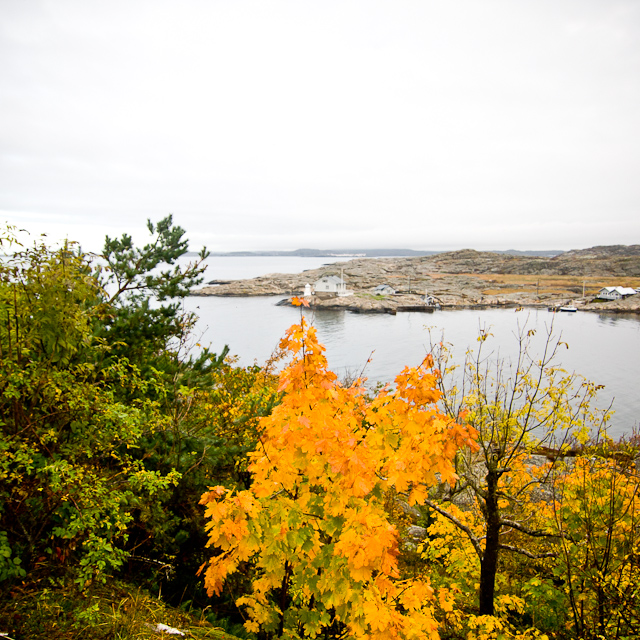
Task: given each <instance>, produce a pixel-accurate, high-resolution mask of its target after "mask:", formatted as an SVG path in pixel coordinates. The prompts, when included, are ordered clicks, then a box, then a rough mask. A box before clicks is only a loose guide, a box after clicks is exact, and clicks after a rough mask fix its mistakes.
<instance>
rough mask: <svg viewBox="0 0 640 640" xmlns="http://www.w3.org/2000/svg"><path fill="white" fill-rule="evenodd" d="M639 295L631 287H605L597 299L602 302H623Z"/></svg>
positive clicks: (599, 292)
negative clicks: (624, 299)
mask: <svg viewBox="0 0 640 640" xmlns="http://www.w3.org/2000/svg"><path fill="white" fill-rule="evenodd" d="M636 293H638V292H637V291H636V290H635V289H633V288H631V287H603V288H602V289H600V291H598V293H597V295H596V298H599V299H600V300H622V299H623V298H627V297H629V296H634V295H635V294H636Z"/></svg>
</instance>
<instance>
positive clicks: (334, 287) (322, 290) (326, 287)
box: [313, 276, 353, 298]
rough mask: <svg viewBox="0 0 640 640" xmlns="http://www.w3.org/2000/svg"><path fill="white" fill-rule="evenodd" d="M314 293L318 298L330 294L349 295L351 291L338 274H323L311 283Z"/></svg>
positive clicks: (329, 295) (326, 296)
mask: <svg viewBox="0 0 640 640" xmlns="http://www.w3.org/2000/svg"><path fill="white" fill-rule="evenodd" d="M313 289H314V292H315V294H316V295H317V296H318V297H320V298H328V297H331V296H350V295H352V294H353V291H349V290H348V289H347V283H346V282H345V281H344V280H343V279H342V278H339V277H338V276H323V277H322V278H320V280H317V281H316V283H315V284H314V285H313Z"/></svg>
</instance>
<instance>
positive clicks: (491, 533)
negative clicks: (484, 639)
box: [479, 470, 500, 616]
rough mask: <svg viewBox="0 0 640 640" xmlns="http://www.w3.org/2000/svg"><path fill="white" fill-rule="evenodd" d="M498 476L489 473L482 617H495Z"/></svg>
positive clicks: (483, 564) (481, 593)
mask: <svg viewBox="0 0 640 640" xmlns="http://www.w3.org/2000/svg"><path fill="white" fill-rule="evenodd" d="M497 493H498V474H497V473H496V472H495V471H493V470H489V472H488V473H487V497H486V503H485V504H486V523H487V537H486V543H485V550H484V554H483V556H482V562H481V563H480V593H479V609H480V615H488V616H492V615H493V598H494V592H495V586H496V572H497V570H498V552H499V550H500V547H499V544H500V513H499V511H498V496H497Z"/></svg>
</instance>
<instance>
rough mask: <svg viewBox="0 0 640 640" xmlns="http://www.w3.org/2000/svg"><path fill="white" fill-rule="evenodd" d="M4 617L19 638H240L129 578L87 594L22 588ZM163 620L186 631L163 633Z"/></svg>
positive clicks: (6, 599)
mask: <svg viewBox="0 0 640 640" xmlns="http://www.w3.org/2000/svg"><path fill="white" fill-rule="evenodd" d="M0 621H1V622H0V632H3V633H7V634H8V637H10V638H15V639H16V640H17V638H33V639H37V638H46V639H47V640H84V639H85V638H86V639H89V638H91V639H92V640H94V639H104V640H107V639H109V640H143V639H150V638H154V639H156V640H158V638H179V637H185V638H196V639H202V640H204V639H215V640H235V636H231V635H229V634H227V633H225V632H224V630H223V629H221V628H219V627H216V626H214V625H213V624H211V623H210V622H209V621H208V620H207V616H206V613H205V612H197V613H194V612H189V611H184V610H182V609H175V608H172V607H169V606H167V605H166V604H165V603H164V602H162V601H161V600H160V599H158V598H156V597H154V596H152V595H151V594H149V593H148V592H146V591H143V590H141V589H137V588H135V587H130V586H128V585H126V584H123V583H115V584H111V585H108V586H98V587H94V588H92V589H90V591H88V592H85V593H72V592H70V591H69V590H68V589H65V588H62V587H55V586H52V587H47V588H42V587H41V586H36V585H33V586H22V587H16V588H14V589H13V590H12V591H11V592H10V593H7V594H3V598H2V601H0ZM159 623H161V624H164V625H167V626H169V627H173V628H175V629H179V630H180V631H182V632H183V633H184V636H179V635H168V634H164V633H159V632H158V631H157V630H156V625H157V624H159Z"/></svg>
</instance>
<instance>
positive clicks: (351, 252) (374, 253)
mask: <svg viewBox="0 0 640 640" xmlns="http://www.w3.org/2000/svg"><path fill="white" fill-rule="evenodd" d="M441 253H446V252H445V251H429V250H424V251H420V250H415V249H295V250H294V251H228V252H212V253H211V255H212V256H215V257H222V258H223V257H236V258H237V257H240V258H243V257H246V258H250V257H265V256H266V257H269V256H274V257H283V256H284V257H287V256H291V257H297V258H389V257H393V258H414V257H416V258H418V257H423V256H435V255H438V254H441ZM490 253H499V254H508V255H514V256H533V257H535V256H538V257H544V258H552V257H554V256H557V255H559V254H561V253H562V251H559V250H558V251H535V250H533V251H518V250H516V249H508V250H507V251H492V252H490ZM193 255H195V253H194V254H193Z"/></svg>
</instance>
